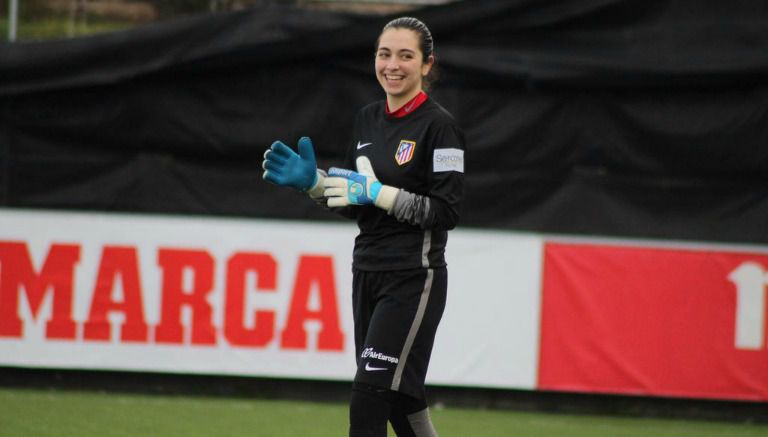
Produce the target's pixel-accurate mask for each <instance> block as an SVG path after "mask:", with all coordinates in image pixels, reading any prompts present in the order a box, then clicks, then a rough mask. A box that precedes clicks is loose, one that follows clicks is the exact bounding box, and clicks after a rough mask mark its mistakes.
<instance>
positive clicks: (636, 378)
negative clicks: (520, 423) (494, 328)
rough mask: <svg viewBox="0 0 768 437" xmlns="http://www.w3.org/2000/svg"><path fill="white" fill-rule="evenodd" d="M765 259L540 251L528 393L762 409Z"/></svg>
mask: <svg viewBox="0 0 768 437" xmlns="http://www.w3.org/2000/svg"><path fill="white" fill-rule="evenodd" d="M767 285H768V255H766V254H760V253H747V252H746V251H745V252H738V251H729V250H717V249H715V250H709V249H700V248H685V247H683V248H669V247H666V248H664V247H647V246H639V245H638V246H622V245H614V244H579V243H558V242H548V243H546V244H545V248H544V268H543V284H542V317H541V345H540V356H539V360H540V362H539V375H538V387H539V388H540V389H544V390H566V391H588V392H603V393H625V394H642V395H660V396H681V397H697V398H719V399H742V400H768V342H767V341H766V312H767V311H768V310H767V308H766V286H767Z"/></svg>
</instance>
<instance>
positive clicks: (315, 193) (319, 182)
mask: <svg viewBox="0 0 768 437" xmlns="http://www.w3.org/2000/svg"><path fill="white" fill-rule="evenodd" d="M323 180H325V175H323V174H322V173H321V172H320V170H317V171H316V172H315V183H314V184H312V186H311V187H309V188H308V189H307V190H306V193H307V194H309V197H311V198H313V199H318V198H320V197H323V191H325V187H324V186H323Z"/></svg>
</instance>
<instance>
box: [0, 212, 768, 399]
mask: <svg viewBox="0 0 768 437" xmlns="http://www.w3.org/2000/svg"><path fill="white" fill-rule="evenodd" d="M356 233H357V229H356V226H355V225H354V223H351V222H350V223H338V224H336V223H334V224H317V223H307V222H280V221H268V220H233V219H212V218H195V217H168V216H146V215H120V214H95V213H63V212H55V213H54V212H41V211H34V212H33V211H22V210H10V209H0V365H5V366H25V367H53V368H78V369H109V370H135V371H156V372H182V373H210V374H237V375H253V376H265V377H289V378H321V379H331V380H349V379H351V378H352V376H353V374H354V371H355V368H354V363H355V357H354V346H353V345H354V339H353V332H354V330H353V328H352V316H351V310H350V306H351V281H352V278H351V268H350V266H351V253H352V246H353V242H354V237H355V235H356ZM446 257H447V259H448V263H449V281H448V283H449V286H448V305H447V307H446V311H445V314H444V316H443V320H442V322H441V326H440V329H439V330H438V334H437V339H436V342H435V348H434V351H433V356H432V361H431V363H430V372H429V376H428V383H433V384H442V385H458V386H478V387H497V388H515V389H530V390H534V389H540V390H559V391H584V392H601V393H622V394H638V395H654V396H684V397H698V398H719V399H744V400H763V401H765V400H768V338H767V337H768V333H767V332H766V329H767V327H768V324H767V319H768V307H767V305H768V302H766V301H767V300H768V299H767V297H766V290H767V289H768V249H766V248H760V247H724V246H721V245H704V244H700V245H692V244H673V243H663V242H651V241H647V242H637V241H634V242H631V241H630V242H626V241H616V240H607V239H565V238H552V237H547V236H541V235H531V234H517V233H510V232H493V231H480V230H462V229H459V230H455V231H452V232H451V234H450V237H449V243H448V249H447V253H446Z"/></svg>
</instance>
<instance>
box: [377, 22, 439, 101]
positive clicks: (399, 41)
mask: <svg viewBox="0 0 768 437" xmlns="http://www.w3.org/2000/svg"><path fill="white" fill-rule="evenodd" d="M411 20H415V19H411V18H408V17H406V18H399V19H397V20H394V21H392V22H390V23H389V24H387V27H385V28H384V32H382V34H381V36H380V37H379V40H378V42H377V49H376V67H375V68H376V78H377V79H378V80H379V84H381V87H382V88H383V89H384V91H385V92H386V93H387V106H388V108H390V109H391V108H395V109H397V108H401V107H403V106H404V104H405V103H406V102H409V101H410V100H412V99H413V98H414V97H416V96H417V95H418V94H419V93H420V92H421V91H422V90H423V89H424V88H426V87H425V85H426V83H425V78H427V77H429V74H430V72H431V71H432V67H433V65H434V63H435V56H434V54H433V42H432V35H431V34H430V33H427V32H424V29H426V27H425V26H424V27H423V28H422V26H423V23H421V22H420V21H411ZM401 26H402V27H401ZM411 28H415V29H416V30H412V29H411Z"/></svg>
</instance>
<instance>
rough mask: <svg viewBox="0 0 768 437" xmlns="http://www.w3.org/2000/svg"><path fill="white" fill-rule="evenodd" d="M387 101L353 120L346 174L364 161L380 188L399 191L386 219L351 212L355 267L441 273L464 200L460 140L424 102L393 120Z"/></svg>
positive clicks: (451, 124) (370, 211)
mask: <svg viewBox="0 0 768 437" xmlns="http://www.w3.org/2000/svg"><path fill="white" fill-rule="evenodd" d="M385 104H386V102H385V101H383V100H382V101H380V102H376V103H372V104H370V105H368V106H366V107H364V108H363V109H361V110H360V112H359V113H358V115H357V118H356V119H355V127H354V131H353V132H354V137H353V143H352V144H351V145H350V148H349V150H348V152H347V156H346V162H345V165H346V168H350V169H355V168H356V167H355V160H356V159H357V157H359V156H366V157H368V159H369V160H370V161H371V164H372V166H373V170H374V172H375V173H376V177H377V178H378V179H379V181H381V183H382V184H385V185H391V186H393V187H395V188H399V189H400V190H401V191H400V192H399V193H398V196H397V200H396V201H395V207H394V208H393V210H392V211H390V212H389V213H387V212H386V211H384V210H383V209H381V208H377V207H375V206H372V205H370V206H356V207H351V208H350V209H349V210H348V211H346V212H347V213H348V214H351V215H352V216H353V217H354V218H355V219H357V223H358V227H359V228H360V234H359V235H358V236H357V238H356V239H355V249H354V254H353V267H355V268H357V269H360V270H370V271H381V270H401V269H411V268H426V267H441V266H445V246H446V242H447V239H448V230H449V229H452V228H454V227H455V226H456V224H457V222H458V219H459V208H460V205H461V202H462V199H463V197H464V150H465V140H464V134H463V132H462V131H461V129H459V127H458V126H457V125H456V122H455V121H454V119H453V117H452V116H451V114H450V113H448V111H446V110H445V109H443V107H441V106H440V105H438V104H437V103H436V102H435V101H434V100H432V99H431V98H428V99H427V100H426V101H425V102H424V103H423V104H421V105H420V106H418V107H417V108H416V109H415V110H413V112H412V113H410V114H408V115H406V116H404V117H401V118H395V117H393V116H391V115H388V114H387V113H386V112H385Z"/></svg>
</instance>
